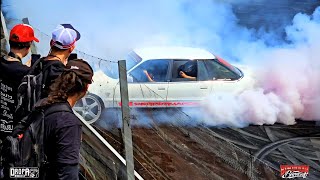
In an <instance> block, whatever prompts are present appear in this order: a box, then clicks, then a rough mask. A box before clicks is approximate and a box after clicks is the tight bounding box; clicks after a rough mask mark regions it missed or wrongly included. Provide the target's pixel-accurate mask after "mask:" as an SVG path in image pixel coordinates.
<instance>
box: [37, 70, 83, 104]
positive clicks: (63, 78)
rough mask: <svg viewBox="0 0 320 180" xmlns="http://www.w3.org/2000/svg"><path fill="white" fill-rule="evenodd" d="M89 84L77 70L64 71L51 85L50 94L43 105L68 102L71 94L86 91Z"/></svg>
mask: <svg viewBox="0 0 320 180" xmlns="http://www.w3.org/2000/svg"><path fill="white" fill-rule="evenodd" d="M87 85H88V83H86V82H83V81H82V80H81V79H80V78H79V77H78V76H77V74H76V73H75V72H73V71H64V72H63V73H62V74H61V75H60V76H59V77H58V78H57V79H56V80H55V81H54V83H53V84H52V85H51V86H50V91H49V96H48V98H47V99H46V101H45V102H44V103H43V105H50V104H53V103H57V102H66V101H67V99H68V97H69V96H73V95H75V94H77V93H81V92H84V91H86V88H87Z"/></svg>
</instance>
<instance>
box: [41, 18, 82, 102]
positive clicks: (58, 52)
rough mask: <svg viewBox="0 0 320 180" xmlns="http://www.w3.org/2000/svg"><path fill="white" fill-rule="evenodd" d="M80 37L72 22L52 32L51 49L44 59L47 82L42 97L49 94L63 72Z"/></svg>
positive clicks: (61, 25) (59, 26)
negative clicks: (51, 86) (50, 88)
mask: <svg viewBox="0 0 320 180" xmlns="http://www.w3.org/2000/svg"><path fill="white" fill-rule="evenodd" d="M79 39H80V33H79V32H78V31H77V30H76V29H75V28H74V27H73V26H72V25H71V24H60V25H58V26H57V27H56V29H54V30H53V32H52V39H51V41H50V46H51V49H50V51H49V54H48V56H47V57H46V58H45V59H44V67H43V68H44V69H45V73H46V82H45V88H44V92H43V93H42V94H41V97H42V98H45V97H47V96H48V91H49V87H50V85H51V84H52V83H53V82H54V80H55V79H56V78H57V77H58V76H59V75H60V74H61V73H62V72H63V70H64V68H65V65H66V64H67V62H68V58H69V56H70V54H71V53H72V51H73V50H74V49H75V43H76V41H78V40H79Z"/></svg>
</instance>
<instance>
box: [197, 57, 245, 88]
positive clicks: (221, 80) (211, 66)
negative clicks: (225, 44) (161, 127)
mask: <svg viewBox="0 0 320 180" xmlns="http://www.w3.org/2000/svg"><path fill="white" fill-rule="evenodd" d="M198 64H199V66H200V67H201V69H202V71H201V79H202V80H204V81H208V82H210V86H211V92H210V94H213V93H219V92H227V93H236V92H238V91H239V90H240V89H241V87H240V86H239V84H240V83H239V79H240V76H239V75H238V74H237V73H235V72H233V71H232V70H230V69H229V68H227V67H226V66H225V65H224V64H223V63H221V62H219V61H218V60H215V59H212V60H201V61H199V63H198Z"/></svg>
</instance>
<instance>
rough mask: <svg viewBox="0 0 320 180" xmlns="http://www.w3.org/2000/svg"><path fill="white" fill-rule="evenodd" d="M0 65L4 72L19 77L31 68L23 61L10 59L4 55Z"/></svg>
mask: <svg viewBox="0 0 320 180" xmlns="http://www.w3.org/2000/svg"><path fill="white" fill-rule="evenodd" d="M9 58H10V57H9ZM0 66H1V70H2V71H3V72H2V73H6V74H10V75H13V76H19V77H20V76H23V75H25V74H26V73H28V72H29V70H30V67H28V66H26V65H24V64H22V62H20V61H8V60H6V59H5V58H4V57H1V61H0Z"/></svg>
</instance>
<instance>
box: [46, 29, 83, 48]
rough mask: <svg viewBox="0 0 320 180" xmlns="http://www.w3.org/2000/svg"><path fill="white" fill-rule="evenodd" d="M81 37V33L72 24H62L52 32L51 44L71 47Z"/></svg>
mask: <svg viewBox="0 0 320 180" xmlns="http://www.w3.org/2000/svg"><path fill="white" fill-rule="evenodd" d="M79 39H80V33H79V32H78V31H77V30H76V29H75V28H74V27H73V26H72V25H71V24H60V25H58V26H57V27H56V28H55V29H54V30H53V32H52V39H51V46H55V47H57V48H59V49H69V48H70V47H72V46H73V45H74V44H75V43H76V41H78V40H79Z"/></svg>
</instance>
